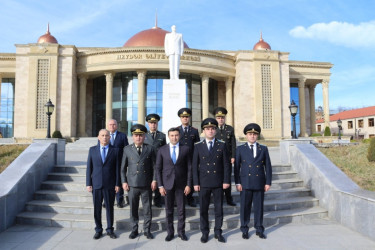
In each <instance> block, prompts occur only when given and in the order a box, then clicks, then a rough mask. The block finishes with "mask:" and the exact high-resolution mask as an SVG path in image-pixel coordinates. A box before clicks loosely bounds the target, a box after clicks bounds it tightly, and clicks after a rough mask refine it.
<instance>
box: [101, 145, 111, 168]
mask: <svg viewBox="0 0 375 250" xmlns="http://www.w3.org/2000/svg"><path fill="white" fill-rule="evenodd" d="M112 151H113V148H112V147H111V146H109V147H108V152H107V155H106V157H105V160H104V163H103V165H104V164H105V163H106V162H107V160H108V158H109V156H110V155H111V153H112Z"/></svg>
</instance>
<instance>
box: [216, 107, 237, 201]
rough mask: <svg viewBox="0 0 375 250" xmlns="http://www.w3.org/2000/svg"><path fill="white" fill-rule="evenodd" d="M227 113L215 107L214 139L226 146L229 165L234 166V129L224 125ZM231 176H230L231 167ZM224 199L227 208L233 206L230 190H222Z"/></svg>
mask: <svg viewBox="0 0 375 250" xmlns="http://www.w3.org/2000/svg"><path fill="white" fill-rule="evenodd" d="M227 113H228V111H227V110H226V109H225V108H223V107H217V108H216V109H215V110H214V114H215V118H216V121H217V123H218V129H217V131H216V136H215V138H216V139H218V140H222V141H224V142H225V145H226V146H227V152H228V154H229V159H230V165H231V166H232V165H233V164H234V161H235V159H236V136H235V135H234V129H233V127H232V126H230V125H227V124H225V116H226V115H227ZM230 169H231V174H232V167H231V168H230ZM224 194H225V198H226V199H227V204H228V205H229V206H235V205H236V203H234V202H233V198H232V193H231V189H230V188H227V189H224Z"/></svg>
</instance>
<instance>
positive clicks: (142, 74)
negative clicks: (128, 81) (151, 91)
mask: <svg viewBox="0 0 375 250" xmlns="http://www.w3.org/2000/svg"><path fill="white" fill-rule="evenodd" d="M146 72H147V71H146V70H139V71H137V74H138V123H139V124H143V125H144V124H145V93H146Z"/></svg>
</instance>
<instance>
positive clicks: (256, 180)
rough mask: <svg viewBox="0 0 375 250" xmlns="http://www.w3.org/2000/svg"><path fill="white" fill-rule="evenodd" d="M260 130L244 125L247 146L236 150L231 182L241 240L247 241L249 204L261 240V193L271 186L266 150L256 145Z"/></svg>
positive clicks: (262, 228) (262, 237) (257, 127)
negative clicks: (236, 195) (235, 194)
mask: <svg viewBox="0 0 375 250" xmlns="http://www.w3.org/2000/svg"><path fill="white" fill-rule="evenodd" d="M260 131H261V129H260V126H259V125H258V124H256V123H250V124H248V125H246V127H245V128H244V130H243V132H244V134H245V135H246V139H247V143H245V144H243V145H241V146H239V147H237V152H236V162H235V167H234V181H235V183H236V187H237V190H238V191H239V192H241V208H240V221H241V228H240V229H241V231H242V238H244V239H248V238H249V226H248V224H249V222H250V214H251V203H253V207H254V227H255V229H256V235H257V236H259V238H261V239H265V238H266V235H265V234H264V227H263V205H264V192H267V191H268V190H269V189H270V187H271V183H272V167H271V160H270V156H269V154H268V148H267V147H266V146H263V145H260V144H259V143H258V142H257V139H258V136H259V134H260Z"/></svg>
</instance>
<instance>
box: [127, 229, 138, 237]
mask: <svg viewBox="0 0 375 250" xmlns="http://www.w3.org/2000/svg"><path fill="white" fill-rule="evenodd" d="M137 236H138V231H132V232H131V233H130V234H129V239H135V238H136V237H137Z"/></svg>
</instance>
